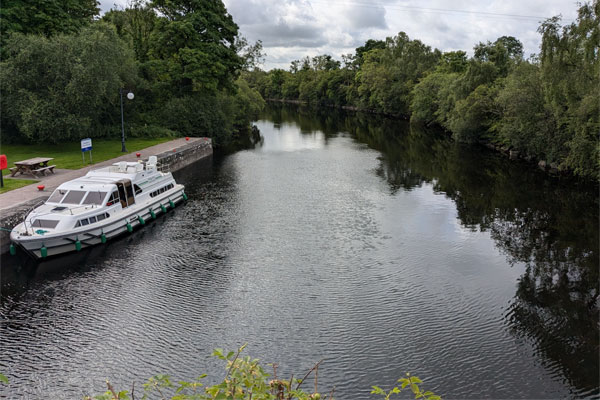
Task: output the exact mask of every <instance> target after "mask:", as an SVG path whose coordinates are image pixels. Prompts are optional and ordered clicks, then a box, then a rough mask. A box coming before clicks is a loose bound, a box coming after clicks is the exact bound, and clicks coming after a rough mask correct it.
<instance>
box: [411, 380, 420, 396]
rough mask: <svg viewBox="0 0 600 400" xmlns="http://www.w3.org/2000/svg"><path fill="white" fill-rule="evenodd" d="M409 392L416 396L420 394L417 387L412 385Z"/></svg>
mask: <svg viewBox="0 0 600 400" xmlns="http://www.w3.org/2000/svg"><path fill="white" fill-rule="evenodd" d="M410 390H412V391H413V393H414V394H417V393H419V392H420V390H419V387H418V386H417V385H415V384H414V383H413V384H411V385H410Z"/></svg>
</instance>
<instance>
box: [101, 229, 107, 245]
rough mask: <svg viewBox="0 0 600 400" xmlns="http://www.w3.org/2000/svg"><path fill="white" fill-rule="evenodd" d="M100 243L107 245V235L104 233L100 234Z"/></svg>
mask: <svg viewBox="0 0 600 400" xmlns="http://www.w3.org/2000/svg"><path fill="white" fill-rule="evenodd" d="M100 241H101V242H102V243H106V235H105V234H104V232H102V233H101V234H100Z"/></svg>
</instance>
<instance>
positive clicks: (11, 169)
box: [8, 167, 19, 172]
mask: <svg viewBox="0 0 600 400" xmlns="http://www.w3.org/2000/svg"><path fill="white" fill-rule="evenodd" d="M18 169H19V167H12V168H9V169H8V170H9V171H10V172H15V171H16V170H18Z"/></svg>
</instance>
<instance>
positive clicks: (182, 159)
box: [0, 138, 213, 254]
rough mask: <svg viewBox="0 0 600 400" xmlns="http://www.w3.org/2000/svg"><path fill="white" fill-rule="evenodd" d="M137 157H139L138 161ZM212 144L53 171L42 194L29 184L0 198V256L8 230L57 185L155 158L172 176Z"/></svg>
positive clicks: (171, 146)
mask: <svg viewBox="0 0 600 400" xmlns="http://www.w3.org/2000/svg"><path fill="white" fill-rule="evenodd" d="M137 153H139V154H140V157H139V158H138V157H137V155H136V154H137ZM212 153H213V150H212V141H211V139H209V138H189V140H186V139H184V138H180V139H175V140H171V141H169V142H165V143H161V144H157V145H155V146H151V147H148V148H145V149H143V150H140V151H134V152H131V153H129V154H126V155H123V156H120V157H116V158H113V159H110V160H106V161H103V162H100V163H97V164H93V165H89V166H87V167H84V168H80V169H77V170H66V169H55V171H56V173H55V174H53V175H49V176H44V177H41V179H40V180H39V183H40V184H42V185H44V186H45V187H44V190H41V191H40V190H38V188H37V185H35V184H32V185H29V186H25V187H22V188H19V189H15V190H11V191H10V192H5V193H2V194H0V227H2V228H3V229H2V230H1V231H0V254H4V253H6V252H7V251H8V248H9V246H10V230H11V229H12V228H14V227H15V226H16V225H17V224H18V223H20V222H21V221H22V220H23V218H24V217H25V216H26V215H27V214H28V213H29V211H31V209H32V208H33V207H35V206H36V205H37V204H38V203H41V202H44V201H46V199H47V198H48V197H49V196H50V194H51V193H52V192H53V191H54V189H56V188H57V187H58V186H59V185H60V184H62V183H63V182H66V181H70V180H72V179H76V178H79V177H81V176H84V175H85V174H86V173H88V171H90V170H92V169H97V168H101V167H106V166H109V165H112V164H113V163H116V162H120V161H136V160H138V159H147V158H148V157H150V156H156V157H157V158H158V162H159V163H160V164H162V165H166V166H168V167H169V170H170V171H172V172H174V171H177V170H179V169H181V168H183V167H185V166H187V165H190V164H192V163H194V162H196V161H198V160H200V159H202V158H206V157H210V156H212Z"/></svg>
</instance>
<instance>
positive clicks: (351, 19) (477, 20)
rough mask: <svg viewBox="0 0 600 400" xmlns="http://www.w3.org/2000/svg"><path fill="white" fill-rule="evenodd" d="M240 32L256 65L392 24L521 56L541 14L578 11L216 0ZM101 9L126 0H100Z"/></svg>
mask: <svg viewBox="0 0 600 400" xmlns="http://www.w3.org/2000/svg"><path fill="white" fill-rule="evenodd" d="M223 2H224V4H225V6H226V7H227V10H228V11H229V13H230V14H231V15H232V16H233V19H234V21H235V22H236V23H237V24H238V26H239V27H240V33H241V34H242V36H244V37H246V38H247V39H248V41H249V42H251V43H253V42H256V41H257V40H262V43H263V49H264V52H265V53H266V59H265V63H264V65H263V69H266V70H269V69H272V68H284V69H288V68H289V66H290V62H291V61H293V60H297V59H301V58H303V57H305V56H310V57H313V56H316V55H319V54H330V55H332V56H333V57H334V58H335V59H337V60H341V56H342V55H343V54H349V53H354V51H355V49H356V48H357V47H359V46H362V45H363V44H364V43H365V42H366V41H367V40H368V39H377V40H385V38H386V37H389V36H395V35H397V34H398V33H399V32H406V34H408V36H409V37H410V38H411V39H419V40H421V41H422V42H423V43H425V44H426V45H429V46H431V47H432V48H438V49H440V50H442V51H452V50H465V51H467V52H468V53H469V54H472V49H473V46H474V45H476V44H477V43H479V42H486V41H491V42H493V41H494V40H496V39H497V38H499V37H500V36H505V35H506V36H515V37H516V38H517V39H519V40H520V41H521V42H522V43H523V47H524V53H525V56H526V57H528V56H529V55H531V54H533V53H538V52H539V46H540V34H539V33H538V32H537V28H538V27H539V25H540V22H541V21H543V20H544V19H546V18H549V17H552V16H555V15H559V14H560V15H562V17H563V20H562V21H563V23H564V24H566V23H570V22H572V21H573V20H574V19H575V18H576V16H577V4H576V2H575V1H570V0H488V1H481V0H452V1H448V0H420V1H416V0H406V1H401V0H374V1H369V0H223ZM100 3H101V9H102V11H103V12H104V11H107V10H109V9H110V8H112V7H113V4H117V5H123V4H124V3H125V0H101V1H100Z"/></svg>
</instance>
